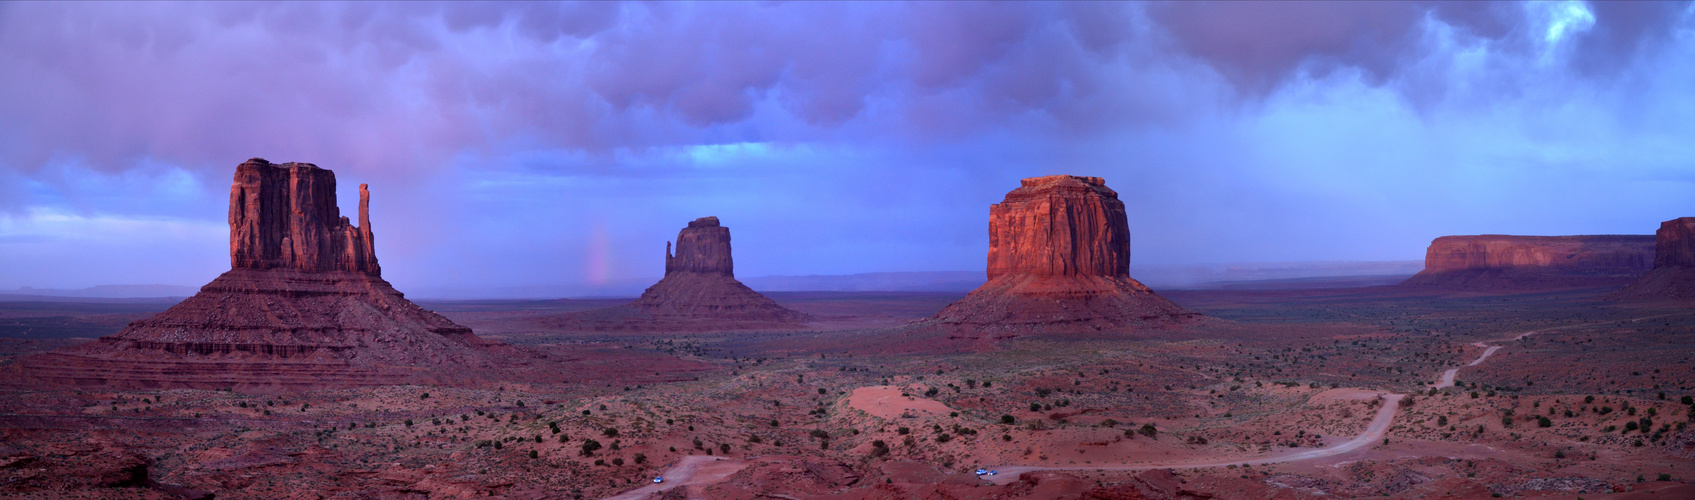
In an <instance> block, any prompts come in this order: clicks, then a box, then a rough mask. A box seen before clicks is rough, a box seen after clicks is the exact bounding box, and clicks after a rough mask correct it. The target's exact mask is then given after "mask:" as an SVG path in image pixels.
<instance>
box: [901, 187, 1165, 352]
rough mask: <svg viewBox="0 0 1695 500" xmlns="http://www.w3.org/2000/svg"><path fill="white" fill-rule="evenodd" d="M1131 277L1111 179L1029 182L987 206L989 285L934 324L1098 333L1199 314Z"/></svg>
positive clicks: (1120, 206) (1126, 235) (1124, 222)
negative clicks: (1107, 181) (998, 201)
mask: <svg viewBox="0 0 1695 500" xmlns="http://www.w3.org/2000/svg"><path fill="white" fill-rule="evenodd" d="M1129 271H1130V225H1129V222H1128V218H1127V217H1126V216H1125V213H1124V203H1123V202H1121V201H1119V200H1118V193H1117V192H1115V191H1113V190H1112V189H1110V188H1107V187H1106V182H1105V181H1103V180H1102V179H1101V178H1099V177H1080V176H1074V175H1052V176H1047V177H1035V178H1030V179H1024V180H1023V182H1022V185H1021V186H1020V187H1019V188H1018V189H1014V190H1012V191H1011V192H1009V193H1007V195H1006V199H1005V200H1003V201H1001V202H1000V203H997V204H993V205H990V206H989V258H988V278H989V280H988V282H986V283H984V284H983V286H981V287H978V288H977V289H976V290H974V291H972V292H971V294H970V295H967V296H966V297H965V298H964V299H961V300H960V301H958V302H955V303H953V304H950V305H948V306H947V307H946V308H943V309H942V310H941V312H938V313H936V315H935V316H933V317H932V318H931V319H932V320H935V321H938V322H941V323H943V324H955V325H963V326H968V327H973V328H978V329H1006V328H1017V329H1019V330H1032V329H1034V330H1068V329H1096V330H1099V329H1117V328H1123V327H1127V326H1132V325H1136V326H1153V325H1160V324H1165V323H1169V322H1171V321H1173V320H1177V319H1181V318H1186V317H1191V316H1194V314H1193V313H1189V312H1187V311H1184V310H1183V308H1181V307H1178V306H1177V305H1176V304H1173V303H1171V301H1169V300H1166V299H1165V298H1164V297H1160V296H1159V295H1158V294H1155V293H1154V292H1153V290H1150V289H1148V287H1146V286H1143V285H1142V284H1141V283H1140V282H1137V281H1136V280H1135V279H1132V278H1131V277H1130V272H1129Z"/></svg>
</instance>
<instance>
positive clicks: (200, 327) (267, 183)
mask: <svg viewBox="0 0 1695 500" xmlns="http://www.w3.org/2000/svg"><path fill="white" fill-rule="evenodd" d="M359 195H360V196H359V219H360V224H359V226H357V227H355V226H353V225H352V224H350V223H349V222H348V220H347V218H346V217H342V216H340V214H339V213H338V211H337V209H336V206H335V174H334V173H332V172H330V171H329V170H325V169H321V168H318V167H317V166H314V165H311V164H306V163H285V164H281V165H273V164H271V163H269V162H266V161H264V160H261V159H254V160H249V161H248V162H246V163H243V164H242V165H241V166H240V167H237V169H236V175H235V183H234V184H233V185H232V186H231V188H230V266H231V269H230V270H229V271H228V272H225V273H224V274H223V275H221V276H218V278H217V279H214V280H212V282H211V283H209V284H207V285H206V286H204V287H202V288H201V289H200V292H199V293H197V294H195V295H194V296H193V297H189V298H188V299H187V300H184V301H182V302H180V303H178V304H177V305H175V306H172V307H171V308H170V309H167V310H166V311H165V312H163V313H160V314H158V315H156V316H154V317H151V318H147V319H143V320H139V321H135V322H132V323H130V324H129V326H127V327H125V328H124V329H123V330H122V331H120V332H118V333H117V334H114V335H111V336H107V337H102V338H100V339H99V340H96V341H94V342H89V343H86V344H81V345H77V346H73V347H69V348H66V349H61V350H58V351H54V352H51V353H46V354H42V355H38V356H33V357H29V358H25V359H23V360H21V361H20V363H19V365H20V366H21V368H22V370H23V371H24V372H25V375H27V376H28V377H30V378H32V379H34V380H41V381H45V382H52V383H62V384H71V385H79V386H107V387H120V388H179V387H181V388H201V389H220V388H236V389H243V390H293V389H320V388H335V387H348V386H359V385H379V384H394V383H456V382H460V381H463V380H464V379H465V378H466V377H468V376H470V374H471V373H472V372H473V371H475V370H465V368H494V367H496V366H497V364H498V363H497V361H503V362H521V361H522V359H521V358H522V357H523V356H522V355H518V354H517V352H516V351H515V350H513V349H511V348H510V347H508V346H505V345H504V344H500V343H497V342H489V341H485V340H482V339H480V338H478V337H477V336H476V335H474V334H472V332H471V329H469V328H466V327H463V326H460V325H457V324H454V323H453V322H452V321H449V320H448V319H447V318H444V317H442V316H441V315H438V314H436V313H433V312H430V311H428V310H425V309H423V308H421V307H418V305H417V304H413V303H412V302H411V301H409V300H406V298H405V296H403V295H402V294H401V293H400V292H399V291H396V290H395V289H394V287H392V286H390V285H389V283H388V282H387V281H384V280H383V279H382V277H381V275H380V272H379V269H378V267H377V259H376V253H375V252H374V250H373V248H372V245H371V242H372V235H371V226H370V219H369V210H368V206H369V201H370V192H369V190H368V189H366V187H365V186H363V185H362V186H360V190H359ZM450 366H451V367H457V368H458V369H443V368H446V367H450Z"/></svg>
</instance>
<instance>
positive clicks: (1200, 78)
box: [0, 2, 1695, 297]
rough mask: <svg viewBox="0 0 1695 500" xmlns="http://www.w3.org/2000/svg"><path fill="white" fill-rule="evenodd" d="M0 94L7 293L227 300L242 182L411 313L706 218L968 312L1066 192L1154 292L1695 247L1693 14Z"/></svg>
mask: <svg viewBox="0 0 1695 500" xmlns="http://www.w3.org/2000/svg"><path fill="white" fill-rule="evenodd" d="M0 73H3V74H5V75H6V77H5V78H0V293H7V292H6V291H7V290H12V289H16V288H18V287H22V286H31V287H36V288H48V289H60V290H80V289H84V288H87V287H93V286H97V285H112V284H124V283H143V284H145V283H158V284H165V285H171V286H180V287H188V288H187V289H188V290H192V289H193V288H194V287H198V286H199V285H201V284H204V283H206V282H208V281H210V280H211V279H212V278H213V277H215V276H217V275H218V274H219V273H221V272H223V271H224V270H226V269H228V267H229V258H228V251H229V246H228V243H229V239H228V227H227V225H226V214H227V203H228V199H229V195H228V188H229V185H230V182H231V176H232V174H233V171H234V168H235V166H236V165H237V164H239V163H241V162H242V161H244V160H246V159H248V158H250V157H263V158H267V159H269V160H271V161H276V162H285V161H301V162H312V163H316V164H318V165H320V166H322V167H325V168H329V169H332V170H334V171H335V172H336V175H337V178H338V182H339V184H340V189H339V192H338V193H337V194H338V196H339V198H340V200H341V208H342V212H343V213H344V214H352V213H353V211H354V209H355V206H356V201H357V199H358V193H357V186H358V185H359V184H360V183H369V184H370V185H371V189H370V191H371V219H372V225H373V226H374V232H375V241H376V253H377V256H378V257H379V259H380V260H381V263H382V268H383V274H384V277H385V278H387V279H388V280H389V281H391V282H393V283H394V284H395V286H396V287H397V288H399V289H400V290H402V291H404V292H406V293H408V294H409V295H412V296H426V297H428V296H437V297H454V296H468V297H506V296H523V297H559V296H593V295H605V296H630V295H633V294H634V293H639V292H640V290H641V289H642V288H644V287H646V286H647V285H650V284H652V283H653V282H654V281H656V279H657V277H658V276H659V274H660V273H662V271H663V252H664V247H665V242H666V241H668V240H670V239H671V238H674V237H675V235H676V234H677V230H678V229H680V228H682V227H683V226H684V225H685V224H686V223H687V222H688V221H690V220H693V219H695V218H697V217H702V216H707V215H716V216H718V217H720V218H721V219H722V220H723V223H724V225H726V226H728V227H729V228H730V229H731V231H732V234H733V239H734V240H733V241H734V248H735V262H736V275H737V276H740V277H744V279H745V280H746V281H748V282H749V283H750V284H758V286H756V288H759V287H767V288H768V289H798V288H806V287H838V288H843V287H846V288H851V287H859V286H880V287H905V288H912V287H916V288H925V287H945V288H957V287H962V286H965V285H966V283H967V282H968V281H970V280H966V279H963V278H960V277H962V276H965V274H961V275H959V276H956V277H952V278H950V277H946V273H951V272H956V271H958V272H965V273H966V274H969V272H974V271H980V270H981V269H982V268H983V266H984V260H985V254H986V251H987V248H988V235H987V230H986V229H987V218H988V207H989V205H990V204H991V203H995V202H998V201H1000V200H1001V198H1002V197H1003V196H1004V195H1005V193H1006V192H1007V191H1009V190H1011V189H1013V188H1014V187H1017V186H1018V181H1019V179H1021V178H1025V177H1032V176H1039V175H1047V174H1060V173H1067V174H1078V175H1092V176H1100V177H1103V178H1105V179H1106V182H1107V186H1109V187H1111V188H1112V189H1114V190H1116V191H1117V192H1118V193H1119V196H1120V198H1121V199H1122V200H1123V201H1124V203H1125V205H1126V207H1127V211H1128V213H1129V225H1130V229H1131V233H1132V237H1133V240H1132V252H1133V261H1132V266H1133V269H1134V270H1135V271H1133V274H1137V275H1138V277H1139V278H1143V279H1145V280H1146V281H1148V282H1149V283H1150V284H1153V285H1155V286H1191V285H1195V284H1198V283H1208V282H1217V281H1229V280H1228V279H1224V278H1225V277H1226V276H1224V275H1222V274H1219V275H1215V274H1217V272H1215V271H1206V270H1205V269H1217V268H1219V266H1226V267H1227V265H1226V264H1221V263H1232V262H1271V263H1302V262H1391V261H1394V262H1409V261H1417V260H1418V259H1420V258H1422V257H1423V255H1424V249H1425V246H1426V245H1427V244H1428V243H1429V242H1430V240H1431V239H1433V238H1435V237H1438V236H1442V235H1450V234H1481V233H1498V234H1525V235H1570V234H1651V233H1652V232H1653V231H1654V229H1655V228H1656V227H1657V225H1658V223H1659V222H1660V221H1663V220H1668V219H1671V218H1674V217H1678V216H1688V215H1695V163H1692V162H1695V141H1692V140H1690V137H1695V85H1691V84H1690V82H1695V8H1692V7H1691V5H1690V4H1688V3H1671V2H1595V3H1584V2H1534V3H1493V2H1434V3H1394V2H1311V3H1303V2H1273V3H1240V2H1231V3H1224V2H1174V3H1115V2H1090V3H1058V2H1037V3H1012V2H988V3H968V2H926V3H888V2H865V3H826V2H794V3H767V2H758V3H728V2H723V3H719V2H705V3H681V2H654V3H602V2H592V3H564V4H556V3H541V2H518V3H509V4H497V3H376V2H359V3H328V2H311V3H280V2H263V3H214V2H200V3H139V2H136V3H89V2H53V3H24V2H5V3H0ZM1290 265H1294V266H1307V265H1306V264H1290ZM1308 267H1310V266H1308ZM1273 268H1275V265H1273V266H1271V267H1267V268H1265V269H1263V270H1262V271H1263V272H1260V273H1259V274H1258V275H1259V276H1270V275H1274V274H1277V272H1276V271H1275V270H1274V269H1273ZM1159 269H1169V270H1171V271H1169V272H1167V271H1159ZM1182 269H1189V271H1181V270H1182ZM1197 269H1200V270H1198V271H1197ZM1144 270H1145V271H1144ZM1310 271H1311V269H1308V270H1307V271H1302V272H1310ZM1400 271H1404V270H1400ZM1400 271H1397V272H1400ZM937 272H942V273H944V274H941V275H937V274H889V273H937ZM1219 272H1222V271H1219ZM1244 272H1246V271H1238V272H1237V274H1241V273H1244ZM1349 272H1353V271H1349ZM1248 274H1253V273H1248ZM820 276H856V277H855V278H852V279H846V278H843V279H837V278H820ZM920 276H928V277H920ZM1230 276H1235V274H1232V275H1230ZM766 277H768V278H766ZM1259 279H1279V278H1259ZM878 283H881V284H878ZM1185 283H1187V284H1185ZM89 293H94V292H89ZM133 293H140V292H133ZM170 293H176V292H170Z"/></svg>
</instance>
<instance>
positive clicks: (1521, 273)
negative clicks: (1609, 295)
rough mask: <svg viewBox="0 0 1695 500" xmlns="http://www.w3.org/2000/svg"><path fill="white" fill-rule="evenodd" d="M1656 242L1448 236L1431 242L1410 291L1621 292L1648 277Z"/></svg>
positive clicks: (1608, 238) (1610, 237)
mask: <svg viewBox="0 0 1695 500" xmlns="http://www.w3.org/2000/svg"><path fill="white" fill-rule="evenodd" d="M1653 262H1654V237H1653V236H1647V235H1585V236H1505V235H1496V234H1485V235H1478V236H1443V237H1440V238H1436V240H1434V241H1431V242H1430V248H1429V250H1428V251H1426V252H1425V257H1424V270H1423V271H1420V272H1419V273H1418V274H1416V275H1413V277H1411V278H1408V279H1407V280H1406V281H1404V282H1402V283H1401V285H1400V286H1401V287H1403V288H1410V289H1429V290H1445V291H1472V292H1510V291H1533V290H1554V289H1575V288H1602V287H1616V286H1619V285H1622V284H1624V283H1627V282H1629V281H1631V280H1633V279H1635V278H1637V277H1639V276H1641V275H1643V274H1644V273H1647V272H1648V271H1649V270H1650V269H1651V268H1652V267H1653Z"/></svg>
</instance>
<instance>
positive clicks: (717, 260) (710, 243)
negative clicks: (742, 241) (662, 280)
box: [665, 217, 736, 278]
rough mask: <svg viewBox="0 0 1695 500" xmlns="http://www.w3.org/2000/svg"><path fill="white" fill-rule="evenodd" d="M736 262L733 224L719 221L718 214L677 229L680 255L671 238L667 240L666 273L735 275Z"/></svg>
mask: <svg viewBox="0 0 1695 500" xmlns="http://www.w3.org/2000/svg"><path fill="white" fill-rule="evenodd" d="M735 267H736V266H735V262H734V261H732V260H731V259H730V228H727V227H724V226H721V225H719V224H718V218H717V217H701V218H699V219H695V220H693V221H690V222H689V226H688V227H685V228H683V230H682V231H679V232H677V255H675V256H673V255H671V242H665V275H666V276H670V275H672V274H675V273H699V274H711V275H718V276H729V277H731V278H734V277H735V276H736V272H735Z"/></svg>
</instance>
